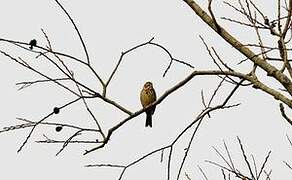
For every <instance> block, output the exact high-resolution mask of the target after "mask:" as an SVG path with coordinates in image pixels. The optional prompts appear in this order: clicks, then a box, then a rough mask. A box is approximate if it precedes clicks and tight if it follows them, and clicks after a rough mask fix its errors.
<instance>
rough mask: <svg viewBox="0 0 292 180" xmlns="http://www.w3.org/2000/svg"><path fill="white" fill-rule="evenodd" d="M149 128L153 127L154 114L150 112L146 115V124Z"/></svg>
mask: <svg viewBox="0 0 292 180" xmlns="http://www.w3.org/2000/svg"><path fill="white" fill-rule="evenodd" d="M147 126H150V127H152V114H151V113H150V112H149V113H146V124H145V127H147Z"/></svg>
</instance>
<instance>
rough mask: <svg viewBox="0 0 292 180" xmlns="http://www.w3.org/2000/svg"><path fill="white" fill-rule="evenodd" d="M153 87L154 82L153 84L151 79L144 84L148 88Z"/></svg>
mask: <svg viewBox="0 0 292 180" xmlns="http://www.w3.org/2000/svg"><path fill="white" fill-rule="evenodd" d="M152 87H153V84H152V82H150V81H147V82H146V83H145V84H144V88H145V89H146V88H152Z"/></svg>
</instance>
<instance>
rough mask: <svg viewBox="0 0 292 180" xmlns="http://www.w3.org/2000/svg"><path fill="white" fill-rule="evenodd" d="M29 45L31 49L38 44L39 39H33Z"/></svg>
mask: <svg viewBox="0 0 292 180" xmlns="http://www.w3.org/2000/svg"><path fill="white" fill-rule="evenodd" d="M29 45H30V47H29V49H32V48H33V47H34V46H36V45H37V41H36V40H35V39H33V40H31V41H30V42H29Z"/></svg>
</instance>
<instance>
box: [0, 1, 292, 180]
mask: <svg viewBox="0 0 292 180" xmlns="http://www.w3.org/2000/svg"><path fill="white" fill-rule="evenodd" d="M60 2H61V3H62V4H63V5H64V6H65V8H66V9H67V10H68V12H69V13H70V14H71V16H72V17H73V19H74V20H75V22H76V24H77V26H78V27H79V29H80V31H81V34H82V36H83V38H84V40H85V42H86V45H87V48H88V51H89V55H90V57H91V62H92V65H93V67H94V68H95V69H96V71H97V72H98V73H99V74H100V76H101V77H102V78H104V79H106V78H107V77H108V76H109V75H110V73H111V70H112V69H113V67H114V65H115V64H116V62H117V60H118V58H119V56H120V53H121V52H122V51H125V50H127V49H129V48H131V47H133V46H135V45H138V44H140V43H143V42H146V41H148V40H150V39H151V38H152V37H155V39H154V42H157V43H159V44H161V45H163V46H164V47H166V48H167V49H168V50H169V51H170V52H171V53H172V55H173V56H174V58H177V59H180V60H184V61H186V62H188V63H190V64H192V65H193V66H194V67H195V69H201V70H203V69H206V70H207V69H215V68H216V66H215V65H214V64H213V62H212V60H211V58H210V57H209V56H208V52H206V50H205V47H204V45H203V44H202V42H201V41H200V39H199V35H201V36H203V37H204V38H205V40H206V42H207V43H208V44H209V45H212V46H214V47H215V48H216V49H217V51H218V53H219V54H220V55H221V57H222V58H223V59H224V60H226V62H228V63H229V65H230V66H233V67H236V69H237V70H242V71H243V72H248V71H249V67H251V66H252V64H251V63H249V62H248V63H245V64H243V65H241V66H237V65H236V64H237V63H238V62H239V61H240V60H242V59H244V57H243V56H242V55H240V54H239V53H238V52H237V51H235V50H234V49H233V48H231V47H230V45H227V44H226V43H225V42H224V41H223V40H221V39H220V37H219V36H218V35H216V34H215V33H214V32H213V31H212V30H211V29H210V28H209V27H207V26H206V25H205V24H204V23H203V22H202V21H201V20H200V19H199V18H198V17H197V16H196V15H195V14H194V13H193V11H192V10H191V9H190V8H189V7H188V6H187V5H186V4H185V3H184V2H183V1H179V0H148V1H142V0H138V1H137V0H123V1H86V2H85V1H80V0H79V1H78V0H71V1H60ZM198 2H199V3H200V4H201V5H202V7H204V8H205V7H206V5H207V1H206V0H200V1H198ZM230 2H231V1H230ZM271 2H272V1H271ZM271 2H270V3H271ZM256 3H257V4H259V6H260V7H261V8H262V9H263V11H264V12H265V13H267V15H269V16H270V17H273V18H275V17H276V14H275V13H273V12H274V11H273V9H274V8H275V4H269V5H264V6H262V4H260V3H262V2H257V1H256ZM265 3H266V2H265ZM1 4H2V8H1V11H0V17H2V18H1V31H0V38H7V39H13V40H19V41H24V42H29V41H30V40H31V39H33V38H35V39H37V41H38V44H39V45H42V46H45V45H46V41H45V39H44V37H43V35H42V32H41V28H43V29H44V30H45V31H46V33H47V34H48V36H49V37H50V39H51V42H52V46H53V49H55V50H57V51H60V52H65V53H67V54H71V55H73V56H76V57H79V58H83V59H85V55H84V52H83V51H82V46H81V43H80V41H79V39H78V36H77V34H76V33H75V31H74V28H73V27H72V25H71V24H70V22H69V21H68V19H67V17H66V16H65V14H64V13H63V12H62V10H61V9H60V8H59V7H58V6H57V4H56V3H55V2H54V1H53V0H46V1H39V0H26V1H18V0H9V1H3V2H2V3H1ZM214 8H215V10H214V12H215V15H217V16H218V17H220V16H229V17H230V16H231V17H235V16H236V15H238V14H237V13H235V12H234V11H232V10H231V9H230V8H228V7H227V6H226V5H224V4H223V3H222V2H220V1H218V2H217V1H216V2H214ZM273 18H271V19H273ZM219 22H222V23H223V24H224V25H223V26H224V27H226V29H228V30H230V32H231V33H232V34H233V35H234V36H236V37H237V38H238V39H241V40H243V42H256V41H255V40H254V39H255V38H256V36H255V33H254V32H253V31H252V30H249V29H247V28H243V27H240V26H238V25H234V24H231V23H228V22H225V21H223V20H222V21H221V20H220V21H219ZM265 42H266V43H272V42H273V39H266V41H265ZM0 49H1V50H4V51H7V52H9V53H10V54H11V55H14V56H15V57H18V56H21V57H23V59H25V60H27V61H28V62H30V63H32V64H33V65H35V66H37V67H39V68H42V69H43V70H44V71H45V72H46V73H48V74H50V75H54V73H55V72H54V71H53V70H52V67H47V64H46V63H45V62H43V61H45V60H44V59H35V54H32V53H28V52H26V51H24V50H23V49H19V48H17V47H14V46H11V45H8V44H7V43H2V42H1V43H0ZM168 63H169V57H168V56H167V54H166V53H165V52H164V51H162V50H161V49H158V48H156V47H153V46H146V47H145V48H141V49H138V50H136V51H134V52H133V53H131V54H129V55H127V56H125V57H124V60H123V62H122V64H121V66H120V68H119V69H118V71H117V74H116V76H115V77H114V79H113V81H112V84H110V85H109V90H108V96H109V97H110V98H112V99H113V100H115V101H117V102H118V103H120V104H121V105H123V106H125V107H127V108H128V109H130V110H132V111H133V112H134V111H136V110H139V109H140V108H141V105H140V102H139V92H140V89H141V88H142V86H143V84H144V82H145V81H148V80H150V81H152V82H153V84H154V87H155V89H156V92H157V95H158V96H160V95H161V94H162V93H163V92H165V91H166V90H167V89H169V88H170V87H172V86H173V85H174V84H176V83H177V82H179V81H180V80H182V79H183V78H184V77H186V76H187V75H188V74H189V73H190V72H191V71H192V70H191V69H190V68H188V67H186V66H183V65H181V64H177V63H175V64H173V66H172V67H171V69H170V70H169V72H168V74H167V76H166V77H164V78H163V77H162V74H163V71H164V70H165V68H166V67H167V65H168ZM0 68H1V69H0V81H1V82H2V86H1V92H2V93H0V99H1V101H0V107H1V121H0V126H1V127H5V126H10V125H14V124H17V123H21V122H20V121H17V120H16V117H22V118H27V119H31V120H34V121H38V120H40V119H41V118H42V117H44V116H45V115H46V114H48V113H50V112H51V111H52V108H53V107H54V106H59V105H62V104H64V103H66V102H68V101H70V100H72V99H73V96H72V95H71V94H69V93H67V92H66V91H64V90H63V89H61V88H59V87H57V86H55V85H53V84H47V85H40V84H39V85H36V86H33V87H30V88H27V89H24V90H22V91H17V89H18V86H16V85H15V84H16V83H17V82H21V81H30V80H34V79H40V77H39V76H37V75H35V74H33V73H32V72H30V71H29V70H27V69H24V68H22V67H20V66H19V65H17V64H15V63H14V62H11V61H10V60H9V59H7V58H6V57H4V56H2V55H1V56H0ZM72 68H75V69H74V73H75V74H76V77H78V78H79V79H80V80H81V81H82V82H84V83H85V84H87V85H89V86H91V87H92V88H93V89H95V90H100V85H99V84H98V82H97V81H96V79H94V77H93V75H92V74H91V73H89V72H88V71H87V70H86V69H84V68H82V67H78V66H76V64H73V65H72ZM219 81H220V79H218V78H215V77H199V78H194V79H193V80H192V81H191V82H190V83H188V84H187V85H186V86H185V87H183V88H181V89H179V90H178V91H177V92H175V93H173V94H172V95H171V96H169V97H168V98H167V99H166V100H165V101H164V102H163V103H161V104H160V105H159V106H158V107H157V108H156V112H155V114H154V116H153V128H151V129H150V128H145V127H144V123H145V122H144V121H145V115H144V114H142V115H140V116H138V117H136V118H134V119H133V120H131V121H130V122H128V123H127V124H126V125H125V126H124V127H122V128H121V129H119V130H118V131H116V132H115V133H114V134H113V136H112V137H111V140H110V142H109V143H108V144H107V145H106V146H105V147H104V148H103V149H101V150H99V151H96V152H93V153H91V154H89V155H87V156H83V155H82V154H83V152H84V150H86V149H90V148H92V147H93V146H92V145H82V144H78V145H71V144H70V145H69V146H68V147H67V148H66V149H65V150H64V151H63V152H62V153H61V154H60V155H59V156H58V157H56V156H55V154H56V152H57V151H58V150H59V149H60V148H61V147H62V145H61V144H37V143H35V142H34V141H36V140H42V139H44V137H43V134H45V135H47V136H49V137H52V138H56V139H61V138H62V137H63V138H64V137H67V136H68V135H71V134H72V131H69V130H67V129H64V130H63V131H61V132H60V133H56V132H55V131H54V128H53V127H50V128H47V127H44V126H39V127H37V128H36V130H35V132H34V134H33V136H32V138H31V139H30V140H29V142H28V144H27V145H26V146H25V147H24V149H23V151H22V152H20V153H17V152H16V151H17V149H18V148H19V146H20V145H21V144H22V142H23V141H24V140H25V137H26V136H27V134H28V133H29V129H27V128H26V129H22V130H17V131H11V132H8V133H3V134H0V142H1V144H2V146H1V153H0V160H1V163H0V169H1V177H3V178H4V179H7V178H8V179H32V180H33V179H44V180H47V179H62V178H66V179H88V180H91V179H106V180H111V179H117V177H118V175H119V173H120V170H119V169H114V168H113V169H112V168H84V167H83V166H84V165H86V164H96V163H113V164H122V165H123V164H127V163H130V162H132V161H133V160H135V159H137V158H139V157H140V156H142V155H144V154H145V153H147V152H150V151H152V150H154V149H157V148H160V147H162V146H164V145H167V144H169V143H170V142H172V141H173V139H174V138H175V137H176V136H177V135H178V133H179V132H180V131H181V130H182V129H184V128H185V127H186V126H187V125H188V124H189V123H190V122H192V121H193V120H194V118H195V117H196V115H197V114H199V113H200V112H201V110H202V109H203V105H202V103H201V97H200V92H201V90H202V89H203V90H204V92H205V95H206V97H207V98H210V95H211V94H212V93H213V90H214V88H216V86H217V84H218V83H219ZM269 83H273V82H269ZM232 88H233V86H231V85H228V84H225V85H224V86H223V87H222V89H221V90H220V91H219V96H218V97H217V99H216V100H215V102H217V103H219V102H221V101H222V99H223V98H224V97H225V96H226V94H227V93H228V92H230V90H231V89H232ZM220 100H221V101H220ZM230 102H231V103H232V104H236V103H241V105H240V106H239V107H235V108H232V109H227V110H223V111H217V112H215V113H213V114H211V118H209V119H208V118H207V119H205V120H204V121H203V124H202V126H201V127H200V129H199V131H198V133H197V134H196V136H195V140H194V143H193V144H192V146H191V150H190V154H189V155H190V156H189V157H188V159H187V161H186V164H185V168H184V169H183V174H182V176H181V179H186V177H185V176H184V173H185V172H186V173H188V174H189V176H190V177H191V178H192V179H203V177H202V174H201V173H200V171H199V170H198V168H197V165H200V166H201V167H202V168H203V169H204V171H205V172H206V174H207V176H208V177H209V179H219V178H218V176H220V178H221V171H220V169H218V168H216V167H214V166H212V165H210V164H208V163H206V162H204V160H206V159H208V160H212V161H216V162H220V163H223V162H222V161H221V160H220V158H219V157H218V156H217V155H216V154H215V152H214V150H213V149H212V146H215V147H217V148H218V149H220V150H222V151H223V149H224V146H223V140H225V141H226V143H227V144H228V145H229V147H230V151H231V154H232V156H233V157H234V160H235V163H236V164H237V165H238V167H239V168H240V167H243V168H242V169H243V170H245V172H247V169H246V167H245V166H244V163H243V159H242V157H241V154H240V148H239V146H238V144H237V141H236V136H239V137H240V138H241V139H242V141H243V144H244V145H245V146H246V151H247V152H248V153H247V154H251V153H252V154H253V155H254V156H255V157H256V161H257V162H258V163H261V162H263V160H264V157H265V156H266V154H267V153H268V151H269V150H272V154H271V158H270V161H269V162H268V167H269V168H271V169H273V172H272V176H271V177H272V178H273V179H289V177H292V172H291V170H289V169H288V168H287V167H285V165H284V164H283V162H282V161H283V160H287V161H288V162H291V163H292V159H291V152H292V148H291V147H289V144H288V141H287V139H286V134H288V135H289V136H292V133H291V126H289V124H288V123H287V122H285V121H284V120H283V119H282V118H281V116H280V112H279V109H278V103H277V102H276V101H275V100H274V99H273V98H271V97H270V96H268V95H267V94H264V93H263V92H261V91H259V90H255V89H253V88H251V87H245V88H240V89H239V90H238V91H237V92H236V94H235V95H234V96H233V97H232V99H231V101H230ZM89 105H90V107H91V108H92V110H93V111H94V113H95V114H96V116H97V118H98V120H99V121H100V122H101V124H102V127H103V128H104V129H107V128H109V127H111V126H112V125H114V124H116V123H117V122H119V121H121V120H122V119H123V118H125V117H126V116H125V114H122V113H121V112H120V111H118V110H117V109H115V108H113V107H112V106H110V105H107V104H104V103H103V102H101V101H100V100H96V99H95V100H92V101H90V102H89ZM48 121H53V122H62V123H72V124H76V125H80V126H85V127H90V126H92V125H94V124H93V122H92V120H91V119H90V117H89V116H88V114H87V113H86V111H85V110H84V108H83V106H82V104H81V103H79V104H76V105H72V107H69V108H67V109H65V110H64V111H62V112H61V113H60V114H59V115H57V116H53V117H51V118H49V119H48ZM189 136H190V133H187V134H186V135H185V137H186V138H188V137H189ZM187 140H188V139H185V138H182V141H181V143H179V144H178V145H177V146H175V150H174V151H175V157H174V158H173V163H172V172H173V174H172V176H171V178H172V179H174V177H176V173H177V167H178V164H179V163H178V162H180V160H181V157H182V156H181V155H182V152H183V149H184V148H185V146H186V142H187ZM167 152H168V151H166V152H165V154H164V161H163V162H162V163H160V154H156V155H154V156H151V158H149V159H146V160H145V161H143V162H141V163H139V164H138V165H136V166H133V167H132V168H130V169H128V170H127V171H126V173H125V175H124V178H123V179H127V180H132V179H166V172H167V171H166V167H167V163H166V162H167V161H166V159H167ZM249 157H250V156H249Z"/></svg>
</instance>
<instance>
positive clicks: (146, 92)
mask: <svg viewBox="0 0 292 180" xmlns="http://www.w3.org/2000/svg"><path fill="white" fill-rule="evenodd" d="M140 101H141V104H142V106H143V108H146V107H147V106H149V105H150V104H151V103H153V102H154V101H156V93H155V90H154V88H153V85H152V83H151V82H146V83H145V84H144V86H143V89H142V91H141V93H140ZM154 111H155V106H154V107H151V108H150V109H148V110H147V111H146V124H145V127H147V126H150V127H152V115H153V114H154Z"/></svg>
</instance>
